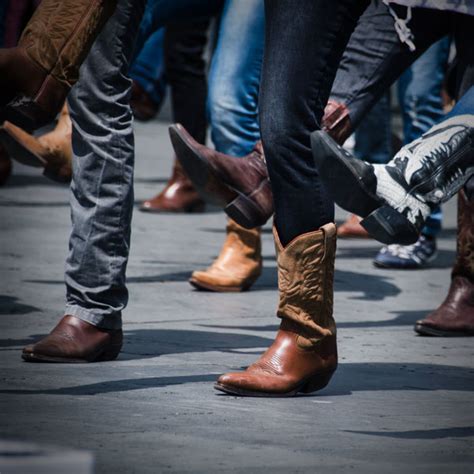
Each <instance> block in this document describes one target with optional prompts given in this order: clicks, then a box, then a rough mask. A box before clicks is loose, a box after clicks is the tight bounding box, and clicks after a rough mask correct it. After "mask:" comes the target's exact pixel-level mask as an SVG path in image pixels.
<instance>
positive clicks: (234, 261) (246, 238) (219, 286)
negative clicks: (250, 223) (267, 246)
mask: <svg viewBox="0 0 474 474" xmlns="http://www.w3.org/2000/svg"><path fill="white" fill-rule="evenodd" d="M260 237H261V231H260V228H257V229H245V228H244V227H241V226H240V225H239V224H237V223H236V222H235V221H233V220H232V219H229V221H228V223H227V238H226V240H225V242H224V245H223V247H222V250H221V253H220V254H219V256H218V257H217V259H216V260H215V261H214V262H213V263H212V265H211V266H210V267H209V268H207V269H206V270H198V271H195V272H193V274H192V276H191V279H190V280H189V283H191V285H193V286H194V287H196V288H198V289H200V290H209V291H218V292H234V291H245V290H248V289H249V288H250V287H251V286H252V285H253V284H254V283H255V281H256V280H257V278H258V277H259V276H260V275H261V273H262V243H261V240H260Z"/></svg>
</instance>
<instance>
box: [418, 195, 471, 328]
mask: <svg viewBox="0 0 474 474" xmlns="http://www.w3.org/2000/svg"><path fill="white" fill-rule="evenodd" d="M415 331H416V332H417V333H418V334H421V335H423V336H441V337H448V336H474V201H473V200H471V201H469V200H468V199H467V197H466V195H465V193H464V191H461V192H460V193H459V195H458V238H457V253H456V262H455V264H454V267H453V272H452V277H451V286H450V288H449V292H448V295H447V296H446V299H445V300H444V301H443V303H441V306H440V307H439V308H438V309H436V310H435V311H433V312H432V313H431V314H429V315H428V316H427V317H426V318H425V319H422V320H420V321H417V322H416V325H415Z"/></svg>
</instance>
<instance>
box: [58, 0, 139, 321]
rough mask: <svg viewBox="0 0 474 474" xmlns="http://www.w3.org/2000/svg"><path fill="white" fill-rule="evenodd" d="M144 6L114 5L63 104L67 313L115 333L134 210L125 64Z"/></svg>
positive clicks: (133, 0) (129, 1)
mask: <svg viewBox="0 0 474 474" xmlns="http://www.w3.org/2000/svg"><path fill="white" fill-rule="evenodd" d="M144 6H145V0H119V2H118V6H117V10H116V12H115V13H114V15H113V16H112V18H111V19H110V20H109V22H108V23H107V24H106V26H105V28H104V30H103V31H102V33H101V34H100V35H99V37H98V38H97V40H96V42H95V43H94V46H93V47H92V49H91V52H90V54H89V56H88V57H87V59H86V61H85V62H84V64H83V65H82V68H81V76H80V79H79V81H78V83H77V84H76V85H75V86H74V88H73V89H72V91H71V93H70V94H69V98H68V105H69V110H70V113H71V119H72V122H73V133H72V147H73V153H74V157H73V175H72V183H71V195H70V203H71V218H72V232H71V236H70V240H69V255H68V258H67V262H66V274H65V282H66V314H70V315H72V316H76V317H78V318H80V319H82V320H83V321H86V322H89V323H91V324H94V325H96V326H99V327H102V328H107V329H116V328H119V327H121V324H122V320H121V311H122V309H123V308H124V307H125V305H126V304H127V300H128V292H127V289H126V286H125V270H126V266H127V261H128V252H129V247H130V224H131V218H132V208H133V165H134V138H133V129H132V124H133V118H132V112H131V109H130V105H129V98H130V97H129V96H130V87H131V80H130V79H129V78H128V76H127V74H128V65H129V61H130V58H131V56H132V53H133V48H134V40H135V37H136V34H137V32H138V26H139V24H140V19H141V16H142V13H143V10H144Z"/></svg>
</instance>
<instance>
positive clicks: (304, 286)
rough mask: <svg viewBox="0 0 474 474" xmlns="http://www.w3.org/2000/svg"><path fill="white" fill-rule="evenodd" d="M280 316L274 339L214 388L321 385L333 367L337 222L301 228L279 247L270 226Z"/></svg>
mask: <svg viewBox="0 0 474 474" xmlns="http://www.w3.org/2000/svg"><path fill="white" fill-rule="evenodd" d="M273 232H274V236H275V246H276V251H277V261H278V287H279V290H280V303H279V306H278V312H277V315H278V316H279V317H280V318H282V320H283V321H282V323H281V325H280V329H279V331H278V333H277V336H276V339H275V342H274V343H273V344H272V345H271V346H270V348H269V349H268V350H267V351H266V352H265V354H263V356H262V357H261V358H260V359H259V360H258V361H257V362H255V363H254V364H252V365H251V366H250V367H249V368H248V369H247V370H246V371H244V372H233V373H228V374H225V375H222V376H221V377H219V380H218V381H217V384H216V386H215V388H216V389H217V390H221V391H223V392H226V393H230V394H234V395H244V396H259V397H285V396H292V395H295V394H297V393H298V392H302V393H310V392H314V391H316V390H320V389H322V388H324V387H325V386H326V385H327V384H328V383H329V380H330V379H331V377H332V374H333V373H334V371H335V370H336V367H337V344H336V323H335V322H334V319H333V316H332V309H333V280H334V258H335V253H336V226H335V225H334V224H327V225H325V226H323V227H321V229H320V230H318V231H315V232H309V233H306V234H302V235H300V236H298V237H296V238H295V239H294V240H292V241H291V242H290V243H289V244H288V245H287V246H286V247H284V248H283V247H282V245H281V243H280V241H279V239H278V235H277V232H276V230H275V229H274V231H273Z"/></svg>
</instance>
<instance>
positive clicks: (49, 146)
mask: <svg viewBox="0 0 474 474" xmlns="http://www.w3.org/2000/svg"><path fill="white" fill-rule="evenodd" d="M71 134H72V123H71V119H70V117H69V112H68V109H67V106H66V105H64V107H63V109H62V110H61V114H60V116H59V120H58V123H57V125H56V127H55V129H54V130H53V131H52V132H49V133H46V134H44V135H42V136H40V137H34V136H33V135H30V134H29V133H27V132H25V131H24V130H22V129H21V128H19V127H17V126H15V125H13V124H12V123H10V122H5V123H4V124H3V126H2V127H0V141H1V142H2V143H3V145H4V147H5V148H6V150H7V151H8V154H9V155H10V157H11V158H13V159H15V160H17V161H19V162H20V163H23V164H26V165H29V166H36V167H43V168H44V172H43V173H44V175H45V176H47V177H48V178H51V179H53V180H55V181H59V182H69V181H70V180H71V174H72V146H71Z"/></svg>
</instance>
